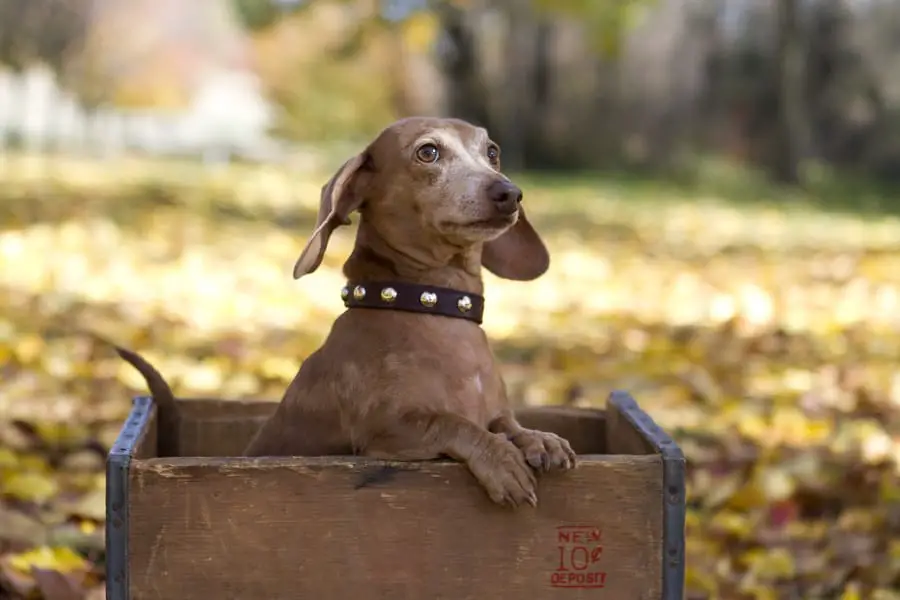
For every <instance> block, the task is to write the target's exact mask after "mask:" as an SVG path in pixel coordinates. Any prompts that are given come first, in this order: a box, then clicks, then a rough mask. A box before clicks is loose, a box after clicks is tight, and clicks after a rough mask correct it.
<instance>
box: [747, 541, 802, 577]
mask: <svg viewBox="0 0 900 600" xmlns="http://www.w3.org/2000/svg"><path fill="white" fill-rule="evenodd" d="M744 561H745V562H746V563H747V566H748V567H749V568H750V570H751V571H752V572H753V573H754V574H755V575H756V576H757V577H758V578H759V579H762V580H769V581H771V580H775V579H789V578H791V577H793V576H794V574H795V573H796V570H797V567H796V565H795V563H794V557H793V555H792V554H791V553H790V552H789V551H787V550H785V549H784V548H775V549H773V550H769V551H765V550H752V551H750V552H748V553H747V554H746V555H744Z"/></svg>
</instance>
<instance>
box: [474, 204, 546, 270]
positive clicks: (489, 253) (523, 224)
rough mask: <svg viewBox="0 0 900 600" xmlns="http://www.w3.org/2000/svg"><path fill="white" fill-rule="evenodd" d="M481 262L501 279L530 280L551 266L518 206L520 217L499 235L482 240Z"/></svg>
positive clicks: (521, 209) (543, 247)
mask: <svg viewBox="0 0 900 600" xmlns="http://www.w3.org/2000/svg"><path fill="white" fill-rule="evenodd" d="M481 264H482V265H483V266H484V267H485V268H486V269H487V270H488V271H490V272H491V273H493V274H494V275H496V276H497V277H502V278H503V279H513V280H516V281H530V280H532V279H537V278H538V277H540V276H541V275H543V274H544V272H546V271H547V268H548V267H549V266H550V253H549V252H547V247H546V246H545V245H544V242H543V240H541V238H540V236H539V235H538V234H537V232H536V231H535V230H534V227H532V226H531V223H529V222H528V218H527V217H526V216H525V211H524V209H523V208H522V207H521V206H520V207H519V220H518V221H516V224H515V225H513V226H512V227H510V228H509V229H508V230H507V231H505V232H504V233H503V234H502V235H501V236H500V237H498V238H496V239H494V240H491V241H489V242H485V244H484V248H483V250H482V252H481Z"/></svg>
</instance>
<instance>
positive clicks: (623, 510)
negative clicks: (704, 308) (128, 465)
mask: <svg viewBox="0 0 900 600" xmlns="http://www.w3.org/2000/svg"><path fill="white" fill-rule="evenodd" d="M386 467H387V468H386ZM130 478H131V479H130V486H129V487H130V497H131V503H130V513H129V521H130V523H129V527H130V530H129V557H128V560H129V572H130V575H129V580H130V590H131V599H132V600H150V599H160V600H161V599H165V600H170V599H173V598H184V597H185V595H184V594H185V590H190V591H191V592H190V595H191V597H197V598H200V597H210V598H216V599H217V600H219V599H221V600H225V599H235V600H236V599H257V598H258V599H263V598H264V599H267V600H278V599H301V598H302V599H315V600H329V599H334V600H345V599H354V598H355V599H360V600H374V599H385V600H387V599H390V600H401V599H409V600H423V599H425V598H443V599H447V600H485V599H491V600H495V599H496V600H500V599H504V598H509V599H513V598H515V599H516V600H521V599H525V598H527V599H529V600H531V599H538V600H540V599H547V600H550V599H557V598H559V599H562V598H566V599H581V598H593V599H597V598H609V599H610V600H632V599H634V600H644V599H646V600H650V599H654V600H655V599H658V598H660V595H661V591H660V581H661V564H660V562H661V561H660V556H661V543H662V540H661V535H660V533H661V530H662V522H661V520H662V512H661V502H660V499H661V497H662V489H661V486H662V472H661V461H660V459H659V457H658V456H655V455H649V456H596V455H594V456H584V457H583V459H582V463H581V465H580V466H579V467H578V468H577V469H576V470H575V471H572V472H570V473H567V474H564V475H555V476H545V477H544V478H542V479H541V482H540V490H539V497H540V500H539V505H538V507H537V509H530V508H529V509H521V510H519V511H517V512H513V511H511V510H508V509H503V508H501V507H498V506H495V505H493V504H492V503H491V502H490V501H489V500H488V499H487V498H486V497H485V496H484V493H483V492H482V490H481V489H480V488H479V487H478V486H477V485H476V483H475V482H474V480H473V478H472V477H471V475H470V474H469V473H468V472H467V471H466V469H465V468H464V467H463V466H462V465H459V464H455V463H450V462H422V463H405V464H403V463H383V462H376V461H369V460H365V459H347V458H305V459H304V458H279V459H276V458H263V459H253V458H174V459H170V458H163V459H146V460H135V461H133V463H132V471H131V475H130ZM572 525H581V526H587V527H590V528H593V527H596V528H598V529H599V531H600V532H601V533H600V540H601V541H600V543H599V544H596V543H594V544H576V543H574V542H571V541H570V542H569V543H563V544H562V545H563V550H564V552H571V551H572V549H573V548H575V547H578V546H586V547H587V549H588V550H593V549H594V548H596V547H597V546H598V545H599V546H601V547H602V550H601V551H595V552H597V554H596V557H597V558H598V560H597V562H596V563H594V564H593V565H590V566H589V568H588V569H587V570H586V571H585V572H587V571H597V572H602V573H605V579H604V580H603V581H604V583H605V586H604V587H602V588H594V589H578V588H570V589H559V588H554V587H552V585H551V583H552V582H553V581H554V579H553V577H554V575H553V574H554V571H556V570H557V568H558V567H559V563H560V550H559V547H560V533H559V531H558V529H557V528H558V527H561V526H572ZM569 537H570V539H571V537H572V536H571V535H570V536H569ZM568 556H569V558H567V560H570V559H571V555H568ZM580 557H581V554H580V553H579V551H576V554H575V558H576V562H577V559H579V558H580ZM567 564H569V563H567ZM577 564H578V565H579V566H580V563H577ZM570 572H574V571H573V570H570V571H569V572H567V573H565V574H564V575H563V577H564V581H565V580H566V579H565V577H568V573H570ZM594 578H595V579H594V581H595V582H596V581H598V580H599V579H597V578H599V576H594Z"/></svg>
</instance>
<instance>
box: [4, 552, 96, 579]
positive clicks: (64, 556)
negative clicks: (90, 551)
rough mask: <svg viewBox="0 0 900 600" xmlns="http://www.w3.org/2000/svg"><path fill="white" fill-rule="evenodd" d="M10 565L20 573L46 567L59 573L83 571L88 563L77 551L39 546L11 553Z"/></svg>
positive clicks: (87, 567) (87, 566) (88, 565)
mask: <svg viewBox="0 0 900 600" xmlns="http://www.w3.org/2000/svg"><path fill="white" fill-rule="evenodd" d="M8 561H9V564H10V566H12V567H13V568H14V569H16V570H17V571H19V572H21V573H30V572H31V569H33V568H38V569H47V570H51V571H59V572H61V573H71V572H73V571H83V570H87V569H89V568H90V564H89V563H88V562H87V561H86V560H85V559H84V558H83V557H82V556H81V555H80V554H78V553H77V552H75V551H74V550H72V549H71V548H66V547H49V546H41V547H39V548H35V549H33V550H28V551H26V552H21V553H19V554H12V555H10V556H9V557H8Z"/></svg>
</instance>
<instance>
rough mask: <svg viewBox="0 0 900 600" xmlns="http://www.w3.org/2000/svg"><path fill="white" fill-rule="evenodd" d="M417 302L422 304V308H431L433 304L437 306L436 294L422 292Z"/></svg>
mask: <svg viewBox="0 0 900 600" xmlns="http://www.w3.org/2000/svg"><path fill="white" fill-rule="evenodd" d="M419 302H421V303H422V306H427V307H428V308H431V307H432V306H434V305H435V304H437V294H435V293H434V292H422V295H421V296H419Z"/></svg>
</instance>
